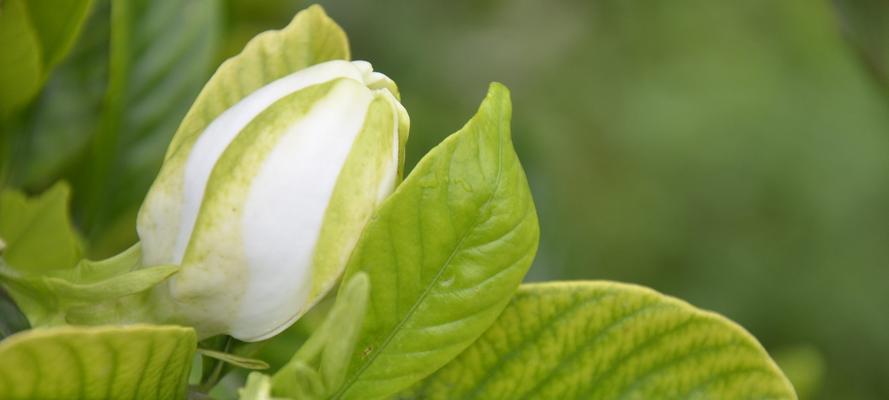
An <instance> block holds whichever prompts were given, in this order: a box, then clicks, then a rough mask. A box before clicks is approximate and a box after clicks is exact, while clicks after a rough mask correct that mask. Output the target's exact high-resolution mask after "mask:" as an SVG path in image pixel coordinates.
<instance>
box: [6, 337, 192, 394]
mask: <svg viewBox="0 0 889 400" xmlns="http://www.w3.org/2000/svg"><path fill="white" fill-rule="evenodd" d="M195 345H196V338H195V334H194V331H193V330H191V329H189V328H183V327H171V326H160V325H151V326H149V325H131V326H127V327H107V326H106V327H95V328H78V327H70V326H66V327H57V328H51V329H40V330H33V331H27V332H22V333H19V334H17V335H14V336H11V337H9V338H7V339H5V340H4V341H3V342H0V360H3V363H2V364H0V397H2V398H4V399H10V400H13V399H22V400H25V399H119V398H152V399H181V398H183V397H184V395H185V388H186V385H185V384H186V381H187V379H188V373H189V371H190V369H191V357H192V355H193V354H194V351H195Z"/></svg>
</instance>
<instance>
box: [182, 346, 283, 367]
mask: <svg viewBox="0 0 889 400" xmlns="http://www.w3.org/2000/svg"><path fill="white" fill-rule="evenodd" d="M198 353H200V354H201V355H203V356H206V357H210V358H213V359H216V360H219V361H222V362H224V363H227V364H230V365H234V366H236V367H240V368H244V369H254V370H259V369H268V368H269V364H268V363H267V362H265V361H262V360H257V359H255V358H248V357H241V356H239V355H236V354H230V353H223V352H221V351H216V350H208V349H198Z"/></svg>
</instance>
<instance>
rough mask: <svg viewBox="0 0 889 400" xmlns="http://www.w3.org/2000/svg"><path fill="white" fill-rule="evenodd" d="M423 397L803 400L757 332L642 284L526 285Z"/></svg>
mask: <svg viewBox="0 0 889 400" xmlns="http://www.w3.org/2000/svg"><path fill="white" fill-rule="evenodd" d="M403 397H404V398H416V399H466V400H469V399H562V400H570V399H608V400H611V399H722V400H731V399H775V400H777V399H796V395H795V394H794V391H793V388H792V387H791V385H790V383H789V382H788V381H787V379H786V378H785V377H784V375H783V374H782V373H781V371H780V370H779V369H778V367H777V366H776V365H775V363H774V362H773V361H772V360H771V359H770V358H769V355H768V354H767V353H766V351H765V350H764V349H763V348H762V346H760V344H759V343H758V342H757V341H756V339H754V338H753V337H752V336H751V335H750V334H749V333H747V332H746V331H744V329H743V328H741V327H740V326H738V325H736V324H735V323H733V322H731V321H729V320H727V319H725V318H724V317H722V316H720V315H717V314H714V313H711V312H706V311H701V310H698V309H696V308H694V307H692V306H690V305H689V304H687V303H685V302H683V301H680V300H677V299H674V298H671V297H668V296H664V295H662V294H660V293H657V292H654V291H652V290H650V289H646V288H643V287H639V286H633V285H625V284H619V283H612V282H565V283H544V284H532V285H525V286H523V287H522V288H521V289H520V290H519V292H518V293H517V294H516V296H515V298H514V299H513V301H512V303H511V304H510V305H509V307H507V308H506V309H505V310H504V311H503V314H502V315H501V316H500V318H499V319H498V320H497V322H495V323H494V325H492V326H491V327H490V329H488V331H487V332H485V334H484V335H483V336H482V337H481V338H479V340H478V341H477V342H475V343H474V344H473V345H472V347H470V348H468V349H467V350H466V351H465V352H463V353H462V354H460V356H459V357H457V358H456V359H455V360H454V361H452V362H451V363H449V364H448V365H447V366H445V367H444V368H442V369H441V370H439V371H438V372H436V373H435V374H434V375H433V376H431V377H430V378H428V379H427V380H426V381H424V382H422V384H421V385H418V387H417V388H416V389H415V390H414V393H412V394H410V395H405V396H403Z"/></svg>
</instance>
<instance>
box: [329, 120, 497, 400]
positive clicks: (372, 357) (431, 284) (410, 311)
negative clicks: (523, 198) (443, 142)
mask: <svg viewBox="0 0 889 400" xmlns="http://www.w3.org/2000/svg"><path fill="white" fill-rule="evenodd" d="M498 106H499V104H498ZM502 113H503V112H502V110H498V115H497V117H498V118H497V176H496V177H495V178H494V190H492V191H491V194H490V195H489V196H488V199H487V200H485V203H484V204H483V205H482V206H481V207H479V211H480V212H479V214H478V216H477V217H476V219H475V221H473V223H472V224H470V227H469V228H468V229H466V231H465V232H464V233H463V235H462V237H461V238H460V240H459V241H457V244H456V246H454V250H453V251H452V252H451V254H450V255H449V256H448V258H447V260H445V262H444V263H443V264H442V266H441V267H440V268H439V269H438V272H437V273H436V274H435V276H434V277H433V278H432V280H431V281H430V282H429V284H428V285H426V288H425V289H423V292H422V293H421V294H420V296H419V297H418V298H417V301H416V302H414V304H413V305H412V306H411V308H410V309H408V311H407V313H406V314H405V316H404V317H403V318H402V319H401V320H400V321H398V323H397V324H396V325H395V327H394V328H393V329H392V330H391V331H390V332H389V334H388V335H387V336H386V339H385V340H383V343H382V344H381V345H380V346H379V347H378V348H377V349H376V350H375V351H374V352H372V353H371V354H370V356H369V357H368V358H367V362H365V363H364V364H363V365H362V366H361V367H360V368H359V369H358V370H357V371H356V372H355V374H354V375H352V376H351V377H350V378H349V379H348V380H347V381H346V383H344V384H343V385H342V386H341V387H340V389H339V390H338V391H337V392H336V393H335V394H334V395H333V396H332V397H331V399H333V400H339V399H342V397H343V395H344V394H345V393H346V392H347V391H348V390H349V389H350V388H351V387H352V385H354V384H355V382H357V381H358V379H359V377H361V375H362V374H363V373H364V371H366V370H367V369H368V368H370V366H371V365H373V363H374V362H375V361H376V359H377V357H378V356H379V355H380V353H382V351H383V350H384V349H386V348H387V347H388V346H389V343H390V342H391V341H392V339H393V338H394V337H395V335H396V334H397V333H398V332H399V331H400V330H401V328H402V327H403V326H404V324H406V323H407V321H408V320H409V319H411V317H413V315H414V312H416V310H417V308H418V307H419V305H420V304H422V303H423V302H424V301H425V300H426V297H427V296H428V295H429V293H430V292H431V291H432V288H433V287H435V286H436V284H437V283H438V281H439V279H440V278H441V276H442V275H443V274H444V271H445V270H446V269H448V267H449V266H450V264H451V261H453V259H454V256H455V255H456V254H457V253H458V252H459V251H460V250H461V249H462V246H463V242H465V241H466V238H467V237H469V235H470V233H471V232H473V231H475V230H476V229H477V228H478V226H479V225H480V224H481V221H480V220H481V219H482V216H483V215H484V213H483V212H481V211H482V210H486V209H488V208H489V207H490V204H491V202H492V201H493V200H494V197H495V195H496V194H497V192H498V191H499V190H500V183H501V182H502V175H503V118H502ZM479 136H481V135H479ZM454 151H456V146H455V148H454ZM454 151H451V152H450V154H449V156H450V157H453V153H454ZM449 164H450V163H449ZM449 175H450V174H449ZM449 209H450V208H449Z"/></svg>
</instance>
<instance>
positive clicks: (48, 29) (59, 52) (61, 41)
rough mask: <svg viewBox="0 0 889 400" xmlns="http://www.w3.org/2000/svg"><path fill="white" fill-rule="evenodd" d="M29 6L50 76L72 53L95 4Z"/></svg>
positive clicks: (63, 1)
mask: <svg viewBox="0 0 889 400" xmlns="http://www.w3.org/2000/svg"><path fill="white" fill-rule="evenodd" d="M26 5H27V7H28V16H29V17H30V20H31V25H32V26H33V29H34V33H35V34H36V36H37V38H38V40H39V42H40V49H41V51H42V54H43V56H42V60H43V64H44V69H45V70H46V71H47V72H48V71H49V69H51V68H52V67H53V66H55V65H56V64H58V63H59V61H61V60H62V58H63V57H64V56H65V55H66V54H68V51H69V50H71V46H72V45H73V44H74V40H75V39H76V38H77V35H78V34H79V33H80V30H81V28H82V27H83V22H84V20H86V15H87V11H89V10H90V7H91V6H92V0H55V1H28V2H26Z"/></svg>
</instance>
